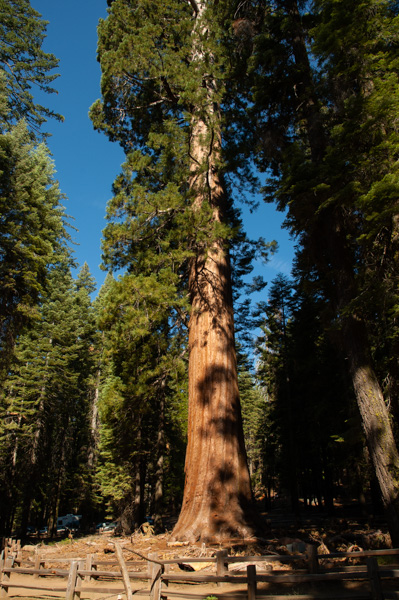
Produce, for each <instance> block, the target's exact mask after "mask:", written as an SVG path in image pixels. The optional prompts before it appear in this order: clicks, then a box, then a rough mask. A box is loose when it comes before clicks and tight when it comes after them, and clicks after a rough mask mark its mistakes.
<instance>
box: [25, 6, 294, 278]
mask: <svg viewBox="0 0 399 600" xmlns="http://www.w3.org/2000/svg"><path fill="white" fill-rule="evenodd" d="M31 4H32V6H33V8H35V9H36V10H37V11H38V12H39V13H41V15H42V17H43V19H45V20H46V21H49V24H48V26H47V38H46V40H45V43H44V45H43V47H44V50H46V51H47V52H52V53H53V54H55V56H56V57H57V58H58V59H59V61H60V63H59V68H58V72H59V73H60V77H59V78H58V79H56V81H55V84H54V87H56V89H57V90H58V94H57V95H55V94H52V95H46V97H45V99H44V100H43V102H45V103H46V106H48V107H49V108H51V109H53V110H55V111H56V112H59V113H61V114H62V115H63V116H64V117H65V121H64V123H57V122H48V123H47V125H46V130H47V131H49V132H50V133H51V134H52V137H51V138H50V139H49V142H48V145H49V147H50V150H51V152H52V154H53V158H54V161H55V168H56V171H57V174H56V176H57V179H58V180H59V182H60V187H61V190H62V192H63V193H64V194H65V195H66V196H67V201H66V202H65V206H66V209H67V212H68V214H69V215H71V216H72V217H73V218H74V225H75V227H77V229H78V232H72V235H73V239H74V241H75V242H76V244H78V245H77V246H75V254H76V259H77V261H78V263H79V265H82V264H83V263H84V262H85V261H86V262H87V263H88V265H89V268H90V271H91V273H92V275H93V276H94V278H95V279H96V282H97V285H98V287H100V286H101V284H102V283H103V281H104V278H105V274H104V272H102V271H101V270H100V268H99V265H100V263H101V236H102V233H101V232H102V230H103V228H104V226H105V224H106V221H105V208H106V204H107V201H108V200H109V199H110V198H111V195H112V191H111V186H112V182H113V181H114V179H115V177H116V175H117V174H118V173H119V170H120V165H121V163H122V162H123V160H124V155H123V152H122V150H121V148H120V147H119V146H118V144H115V143H111V142H109V141H108V138H107V137H106V136H105V135H104V134H101V133H98V132H96V131H94V130H93V127H92V125H91V122H90V119H89V117H88V111H89V108H90V106H91V104H92V103H93V102H94V101H95V100H96V99H97V98H98V97H99V96H100V77H101V72H100V67H99V64H98V63H97V60H96V47H97V31H96V28H97V24H98V21H99V19H100V18H106V15H107V3H106V0H80V1H78V0H68V1H65V0H31ZM282 220H283V216H282V215H281V214H280V213H277V212H276V210H275V208H274V207H273V206H269V205H265V204H264V203H261V206H260V208H259V209H258V211H257V212H256V213H255V214H252V215H250V214H249V213H248V211H245V214H244V224H245V227H246V230H247V232H248V233H249V235H250V237H254V238H255V237H258V236H262V237H264V238H265V239H266V240H268V241H269V240H272V239H276V240H277V241H278V243H279V247H280V250H279V252H278V253H277V254H276V255H275V256H274V257H273V258H272V259H271V261H270V262H269V264H268V265H267V266H266V267H261V266H257V268H256V272H257V273H258V274H262V275H263V276H264V278H265V279H266V280H267V281H269V282H270V281H271V280H272V279H273V278H274V277H275V276H276V275H277V273H278V272H283V273H285V274H287V275H289V273H290V269H291V261H292V257H293V244H292V242H291V241H290V240H289V236H288V233H287V232H286V231H285V230H281V227H280V226H281V222H282Z"/></svg>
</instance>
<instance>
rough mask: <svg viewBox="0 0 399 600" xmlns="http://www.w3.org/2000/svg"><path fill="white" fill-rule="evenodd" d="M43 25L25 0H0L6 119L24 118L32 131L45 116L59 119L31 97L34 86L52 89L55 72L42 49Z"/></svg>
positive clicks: (10, 121)
mask: <svg viewBox="0 0 399 600" xmlns="http://www.w3.org/2000/svg"><path fill="white" fill-rule="evenodd" d="M46 25H47V22H46V21H43V20H42V19H41V16H40V14H39V13H38V12H37V11H36V10H34V8H32V6H31V4H30V2H29V0H1V2H0V65H1V67H2V69H1V71H2V84H3V85H4V88H5V94H6V98H7V107H8V110H7V114H6V122H7V123H8V124H15V123H16V122H18V121H20V120H21V119H25V120H26V123H27V125H28V127H29V128H30V130H31V131H32V132H33V133H34V134H38V133H39V131H40V126H41V125H42V124H43V123H44V122H45V121H46V120H47V118H48V117H55V118H57V119H59V120H60V119H62V117H61V116H60V115H58V114H56V113H54V112H53V111H51V110H50V109H48V108H46V107H45V106H42V105H40V104H38V103H36V102H35V100H34V91H35V88H36V89H37V90H41V91H44V92H46V93H53V92H55V91H56V90H55V89H54V88H52V87H51V83H52V82H53V81H54V79H55V78H56V77H58V75H56V74H54V73H51V71H52V70H53V69H54V68H55V67H56V66H57V65H58V60H57V59H56V57H55V56H54V55H53V54H49V53H47V52H44V50H43V49H42V43H43V40H44V38H45V35H46Z"/></svg>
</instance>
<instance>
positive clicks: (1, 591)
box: [0, 558, 14, 598]
mask: <svg viewBox="0 0 399 600" xmlns="http://www.w3.org/2000/svg"><path fill="white" fill-rule="evenodd" d="M13 562H14V561H13V559H12V558H7V560H6V561H5V562H4V566H5V567H7V568H10V567H12V565H13ZM10 579H11V573H4V571H3V572H2V573H1V583H0V585H1V587H0V598H8V585H7V583H9V582H10Z"/></svg>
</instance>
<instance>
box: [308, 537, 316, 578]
mask: <svg viewBox="0 0 399 600" xmlns="http://www.w3.org/2000/svg"><path fill="white" fill-rule="evenodd" d="M306 556H307V558H308V568H309V573H310V574H314V573H318V572H319V556H318V554H317V547H316V546H314V545H313V544H306Z"/></svg>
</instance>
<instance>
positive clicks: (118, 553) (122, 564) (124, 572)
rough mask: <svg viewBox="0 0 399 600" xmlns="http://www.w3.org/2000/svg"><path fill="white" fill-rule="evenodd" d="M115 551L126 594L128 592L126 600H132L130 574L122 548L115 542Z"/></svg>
mask: <svg viewBox="0 0 399 600" xmlns="http://www.w3.org/2000/svg"><path fill="white" fill-rule="evenodd" d="M115 551H116V557H117V559H118V563H119V566H120V568H121V573H122V580H123V585H124V588H125V592H126V598H127V600H132V597H133V596H132V588H131V585H130V578H129V573H128V572H127V568H126V563H125V560H124V558H123V553H122V548H121V547H120V545H119V544H118V542H115Z"/></svg>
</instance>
